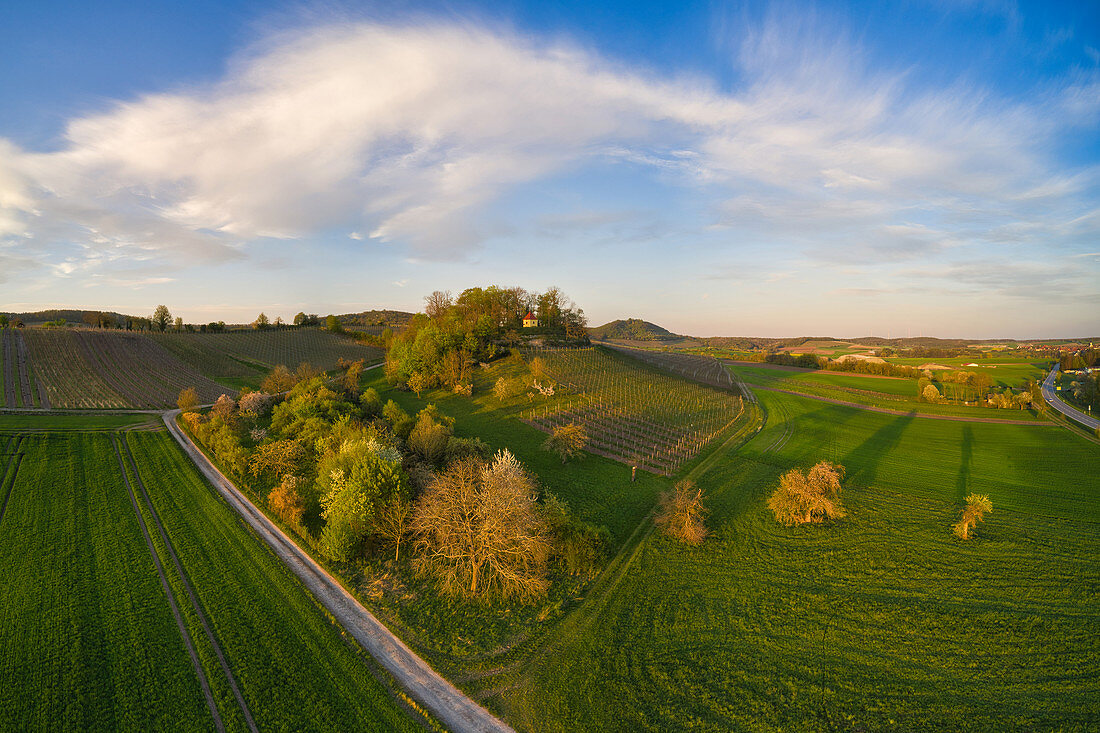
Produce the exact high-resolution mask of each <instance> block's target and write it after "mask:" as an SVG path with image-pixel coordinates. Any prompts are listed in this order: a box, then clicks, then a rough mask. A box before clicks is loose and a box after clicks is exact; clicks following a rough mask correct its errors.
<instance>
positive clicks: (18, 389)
mask: <svg viewBox="0 0 1100 733" xmlns="http://www.w3.org/2000/svg"><path fill="white" fill-rule="evenodd" d="M0 383H2V386H0V407H15V408H24V409H32V408H49V407H50V401H49V398H48V397H47V396H46V392H45V390H44V389H43V386H42V385H41V384H40V383H39V382H38V381H37V380H36V379H35V376H34V368H33V366H32V365H31V361H30V354H29V352H28V350H27V343H26V341H25V340H24V339H23V333H22V329H18V328H0Z"/></svg>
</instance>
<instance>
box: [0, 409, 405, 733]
mask: <svg viewBox="0 0 1100 733" xmlns="http://www.w3.org/2000/svg"><path fill="white" fill-rule="evenodd" d="M89 419H91V418H89ZM0 445H7V446H9V448H7V449H5V451H6V452H7V453H9V454H11V453H12V448H14V447H16V446H17V447H18V449H17V450H16V451H15V454H16V455H17V458H16V463H15V469H16V470H14V471H13V470H12V469H9V471H8V479H7V480H6V482H5V491H7V492H10V494H11V501H10V502H9V505H8V508H7V511H6V512H5V513H4V514H3V515H2V516H0V561H2V562H4V564H5V567H7V568H12V569H14V572H12V573H11V574H10V575H9V576H8V577H10V578H13V579H14V580H13V582H12V583H11V592H7V589H6V592H5V593H4V594H3V597H0V619H2V623H0V636H3V637H4V639H3V642H2V643H0V728H4V729H12V728H17V727H18V728H79V729H87V728H101V729H120V728H121V729H135V730H138V729H140V730H149V729H168V728H172V729H189V730H191V729H195V730H199V729H213V728H214V720H213V715H212V713H211V708H210V704H209V703H208V702H207V701H206V700H205V699H204V693H203V691H202V687H201V686H200V682H199V677H198V676H197V675H196V672H195V666H194V664H193V663H192V661H191V659H190V658H189V653H188V651H187V650H186V648H185V641H184V639H185V637H184V636H182V635H181V633H180V630H179V627H178V625H177V622H176V621H175V620H174V619H173V612H172V610H171V609H172V607H171V605H170V602H169V600H170V599H171V600H172V601H173V602H174V603H175V604H176V607H177V608H178V609H179V612H180V616H181V618H182V622H183V623H184V625H185V628H186V632H187V636H186V639H187V640H188V641H189V643H190V644H191V645H192V648H193V649H195V650H196V655H197V659H198V660H199V667H200V668H201V670H202V677H203V678H204V679H205V680H207V682H208V685H209V689H210V691H211V700H212V701H214V703H215V709H216V710H217V712H218V715H219V717H220V718H221V720H222V721H223V722H224V724H225V727H226V729H228V730H244V729H246V727H247V719H248V717H249V716H251V718H252V719H253V720H254V721H255V724H256V726H257V727H258V728H259V729H261V730H269V729H292V728H300V727H302V726H303V725H306V726H307V727H309V728H310V729H316V730H348V729H367V730H402V729H412V728H414V727H415V725H414V723H413V720H412V719H411V718H410V717H409V716H408V714H407V713H405V712H404V711H403V709H402V708H401V706H400V704H399V703H398V702H396V700H395V699H394V698H393V697H392V696H391V695H390V693H389V692H388V691H387V690H386V689H385V688H384V687H383V686H382V685H381V684H380V683H379V682H378V681H377V679H376V678H375V673H374V671H373V670H372V668H371V667H370V666H369V664H368V662H369V660H367V659H366V658H365V657H364V655H363V654H362V652H361V651H359V650H358V649H357V648H356V647H353V646H352V645H351V644H350V643H349V642H347V641H346V640H345V639H344V638H343V637H342V635H341V633H340V630H339V629H338V628H337V627H335V626H333V625H332V624H331V623H330V621H329V620H328V618H327V616H326V615H325V614H324V613H323V612H322V611H321V610H320V609H319V608H318V607H317V606H316V605H315V603H314V602H313V600H312V599H311V598H310V597H309V595H308V594H307V593H305V591H303V590H302V588H301V587H300V586H299V585H298V584H297V582H296V581H295V579H294V578H293V576H292V575H291V574H290V572H289V571H288V570H287V569H286V568H285V567H284V566H283V565H282V564H281V563H280V562H279V561H278V560H277V559H276V558H275V557H274V556H273V555H271V554H270V553H268V552H267V550H266V549H265V548H264V547H263V546H262V545H260V544H259V543H258V541H257V540H256V539H255V538H254V537H252V536H251V535H250V534H249V533H248V532H247V531H246V530H245V529H244V528H243V527H242V526H241V524H240V523H239V521H238V520H237V519H236V516H235V515H234V514H233V512H232V511H231V510H230V509H229V508H228V507H227V506H225V505H224V504H223V503H221V502H220V501H218V500H217V499H216V498H215V496H214V494H213V492H212V490H211V489H210V488H209V487H208V486H207V485H206V484H205V482H204V480H203V479H201V478H200V476H199V475H198V473H197V472H196V470H195V468H194V467H193V466H192V465H191V464H190V463H189V462H188V460H187V459H186V458H185V457H184V456H183V454H182V453H181V452H180V451H179V449H178V448H177V447H176V445H175V443H174V442H172V440H171V438H170V437H169V436H168V435H167V434H166V433H165V432H163V431H159V432H130V433H125V434H117V435H108V434H102V433H100V434H91V433H84V434H82V433H51V434H43V435H26V436H18V435H10V434H9V435H3V436H0ZM3 465H4V464H0V467H2V466H3ZM123 466H125V469H123ZM13 476H14V480H13ZM128 487H130V488H132V491H133V494H134V497H135V500H134V502H135V503H131V499H130V496H129V492H128ZM135 506H136V507H137V511H135ZM139 516H140V520H139ZM142 523H144V525H145V527H146V528H147V531H148V536H149V539H148V540H147V539H146V538H144V537H143V536H142ZM149 542H151V544H149ZM61 548H63V551H59V549H61ZM150 548H152V549H150ZM157 563H159V568H160V569H159V571H158V570H157V569H155V568H154V565H155V564H157ZM158 574H160V575H161V577H162V578H164V581H163V582H164V583H166V584H167V587H168V588H170V593H168V594H166V592H165V589H164V587H165V586H164V585H162V584H161V581H160V580H159V579H158ZM44 621H45V622H44ZM234 686H236V690H234ZM306 721H308V723H307V722H306Z"/></svg>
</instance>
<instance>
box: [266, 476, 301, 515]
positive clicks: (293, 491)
mask: <svg viewBox="0 0 1100 733" xmlns="http://www.w3.org/2000/svg"><path fill="white" fill-rule="evenodd" d="M267 505H268V506H269V507H271V510H272V511H274V512H275V513H276V514H277V515H278V516H279V518H280V519H282V520H283V521H284V522H286V523H287V524H289V525H290V526H292V527H299V526H301V524H302V515H303V514H305V511H306V505H305V501H303V500H302V496H301V494H299V493H298V479H297V477H295V476H292V475H289V474H288V475H286V476H284V477H283V480H282V481H280V482H279V485H278V486H276V487H275V488H273V489H272V490H271V493H269V494H268V495H267Z"/></svg>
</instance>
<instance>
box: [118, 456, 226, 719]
mask: <svg viewBox="0 0 1100 733" xmlns="http://www.w3.org/2000/svg"><path fill="white" fill-rule="evenodd" d="M111 445H112V446H114V449H115V455H116V456H117V457H118V470H119V471H120V472H121V473H122V480H123V481H125V482H126V491H127V492H128V493H129V494H130V505H131V506H132V507H133V508H134V514H136V515H137V520H138V525H139V526H140V527H141V534H142V536H143V537H144V538H145V546H146V547H147V548H148V549H149V555H150V556H151V557H152V558H153V564H154V565H156V568H157V575H158V576H160V584H161V586H162V587H163V588H164V594H165V595H166V596H167V598H168V605H169V606H170V607H171V609H172V615H173V616H175V618H176V626H177V627H178V628H179V632H180V636H181V637H182V638H183V643H184V646H186V647H187V653H188V654H189V655H190V656H191V666H192V667H194V669H195V675H196V676H197V677H198V680H199V685H200V686H201V687H202V694H203V697H205V698H206V705H207V707H208V708H209V709H210V714H211V715H212V716H213V717H214V727H215V728H216V729H217V730H218V733H225V723H223V722H222V718H221V715H220V714H219V713H218V706H217V704H216V703H215V702H214V693H213V692H212V691H211V690H210V683H209V681H208V680H207V679H206V674H205V673H204V672H203V669H202V664H201V663H200V662H199V654H198V652H197V651H196V650H195V645H194V643H193V642H192V641H191V636H190V635H189V634H188V633H187V626H186V625H185V624H184V622H183V614H181V613H180V609H179V605H178V604H177V603H176V597H175V596H174V595H173V594H172V587H171V586H170V585H169V584H168V576H167V575H165V573H164V565H162V564H161V562H160V556H159V555H157V550H156V548H155V547H154V546H153V538H152V537H150V536H149V528H148V527H146V526H145V518H144V517H142V516H141V509H140V508H139V507H138V502H137V496H136V495H135V494H134V487H133V486H131V485H130V477H129V476H128V475H127V474H126V466H125V464H123V462H122V452H121V451H120V450H119V449H118V441H117V439H116V438H115V437H114V436H111Z"/></svg>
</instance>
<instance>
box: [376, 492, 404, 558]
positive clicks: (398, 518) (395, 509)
mask: <svg viewBox="0 0 1100 733" xmlns="http://www.w3.org/2000/svg"><path fill="white" fill-rule="evenodd" d="M412 508H413V505H412V502H410V501H408V500H406V499H405V498H404V497H401V496H397V497H394V499H393V500H391V501H390V502H388V503H386V504H383V505H382V506H381V507H379V509H378V514H377V516H376V518H375V526H376V532H377V533H378V535H379V536H381V537H382V539H384V540H388V541H389V542H392V543H393V546H394V552H393V559H394V561H395V562H396V561H397V560H398V559H399V558H400V557H401V540H402V539H404V537H405V535H406V534H408V533H409V521H410V520H411V519H412Z"/></svg>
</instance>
